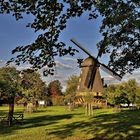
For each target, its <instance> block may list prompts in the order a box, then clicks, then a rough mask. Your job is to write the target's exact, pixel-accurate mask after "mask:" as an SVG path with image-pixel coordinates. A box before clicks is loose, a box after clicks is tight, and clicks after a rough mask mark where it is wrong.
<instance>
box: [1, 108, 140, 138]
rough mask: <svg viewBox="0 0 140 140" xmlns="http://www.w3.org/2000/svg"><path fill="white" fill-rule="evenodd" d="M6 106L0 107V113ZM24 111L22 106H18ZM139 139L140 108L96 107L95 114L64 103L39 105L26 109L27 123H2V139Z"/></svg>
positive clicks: (25, 118)
mask: <svg viewBox="0 0 140 140" xmlns="http://www.w3.org/2000/svg"><path fill="white" fill-rule="evenodd" d="M7 110H8V108H7V107H0V114H2V113H3V112H6V111H7ZM15 111H16V112H18V111H22V108H18V107H16V108H15ZM127 139H128V140H139V139H140V110H122V111H121V112H115V111H114V109H99V110H94V115H93V116H92V117H87V116H85V114H84V109H83V108H79V109H75V110H74V111H71V112H69V111H66V110H65V107H47V108H40V109H38V111H37V112H36V113H33V114H28V113H24V124H22V125H14V126H12V127H8V126H3V125H2V124H0V140H127Z"/></svg>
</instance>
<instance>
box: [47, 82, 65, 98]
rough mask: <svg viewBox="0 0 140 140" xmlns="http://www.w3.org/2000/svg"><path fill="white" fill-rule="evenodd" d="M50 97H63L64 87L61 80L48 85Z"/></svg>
mask: <svg viewBox="0 0 140 140" xmlns="http://www.w3.org/2000/svg"><path fill="white" fill-rule="evenodd" d="M48 95H49V96H54V97H55V96H60V95H62V86H61V83H60V81H59V80H54V81H52V82H50V83H49V85H48Z"/></svg>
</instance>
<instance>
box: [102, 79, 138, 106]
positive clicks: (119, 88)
mask: <svg viewBox="0 0 140 140" xmlns="http://www.w3.org/2000/svg"><path fill="white" fill-rule="evenodd" d="M139 89H140V87H139V86H138V83H137V82H136V81H135V80H134V79H131V80H129V81H127V82H123V83H121V84H117V85H110V86H108V87H107V88H106V89H105V94H104V96H105V98H106V99H107V101H108V103H110V104H115V105H119V104H125V103H126V104H128V106H129V104H130V103H132V104H139V102H140V101H139V99H140V90H139Z"/></svg>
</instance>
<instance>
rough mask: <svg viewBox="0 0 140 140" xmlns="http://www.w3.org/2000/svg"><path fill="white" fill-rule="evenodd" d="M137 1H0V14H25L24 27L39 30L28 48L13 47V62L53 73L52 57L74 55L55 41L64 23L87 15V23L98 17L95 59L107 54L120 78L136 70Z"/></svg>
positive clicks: (139, 38)
mask: <svg viewBox="0 0 140 140" xmlns="http://www.w3.org/2000/svg"><path fill="white" fill-rule="evenodd" d="M139 7H140V1H139V0H41V1H40V0H8V1H7V0H1V1H0V13H1V14H4V13H7V14H9V13H10V14H12V15H13V16H14V17H15V18H16V20H19V19H21V18H23V16H24V15H25V14H30V15H32V16H33V17H34V21H33V22H32V23H29V24H28V25H27V26H28V27H30V28H32V29H34V31H35V32H37V31H41V34H40V35H39V36H38V37H37V39H36V40H35V41H34V42H33V43H32V44H29V45H26V46H19V47H16V48H15V49H14V50H13V51H12V53H13V54H14V53H17V57H16V58H12V59H11V60H10V61H9V62H11V61H15V62H16V64H17V65H19V64H20V63H21V62H23V63H25V62H28V63H30V64H32V67H33V68H37V69H40V68H42V67H44V66H47V70H46V71H44V75H47V74H53V70H54V66H55V56H64V55H66V54H70V55H74V53H75V52H76V50H75V49H72V47H66V45H65V43H64V42H63V41H60V40H59V36H60V34H61V32H62V31H63V30H64V29H65V28H66V25H67V24H66V23H67V21H68V20H69V19H71V18H73V17H80V16H81V15H82V14H83V13H85V12H86V13H88V15H89V17H88V18H89V20H93V19H95V18H97V17H98V16H99V15H101V16H102V25H101V27H100V32H101V33H102V35H103V39H102V40H101V41H100V42H99V43H98V44H97V46H98V49H99V54H98V56H99V57H101V56H102V54H105V53H109V56H110V61H109V66H110V67H111V68H113V69H114V70H115V71H119V72H120V74H121V75H124V73H125V72H132V71H133V70H134V69H136V68H139V67H140V46H139V44H140V10H139Z"/></svg>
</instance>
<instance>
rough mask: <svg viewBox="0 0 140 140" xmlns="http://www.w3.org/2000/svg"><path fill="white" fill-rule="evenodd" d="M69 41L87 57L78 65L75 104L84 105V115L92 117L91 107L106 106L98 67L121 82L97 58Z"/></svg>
mask: <svg viewBox="0 0 140 140" xmlns="http://www.w3.org/2000/svg"><path fill="white" fill-rule="evenodd" d="M71 41H72V42H73V43H74V44H75V45H76V46H77V47H79V48H80V49H81V50H82V51H84V52H85V53H86V54H87V55H88V57H87V58H86V59H85V60H84V61H83V62H82V63H81V64H80V67H81V73H80V78H79V84H78V87H77V96H76V98H75V104H83V105H85V114H86V115H89V116H90V115H92V109H93V107H98V108H100V107H105V106H107V102H106V101H105V100H104V99H103V97H102V93H103V79H102V78H101V75H100V71H99V67H100V68H101V69H103V70H104V71H105V72H106V73H108V74H109V75H111V76H113V77H114V78H115V79H117V80H121V79H122V77H121V76H120V75H119V74H117V73H116V72H115V71H113V70H111V69H110V68H109V67H107V66H106V65H105V64H102V63H100V62H99V61H98V59H97V58H98V56H97V58H95V57H94V56H93V55H91V54H90V53H89V52H88V51H87V50H86V49H85V48H84V47H82V45H80V44H79V43H78V42H77V41H76V40H75V39H71Z"/></svg>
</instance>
